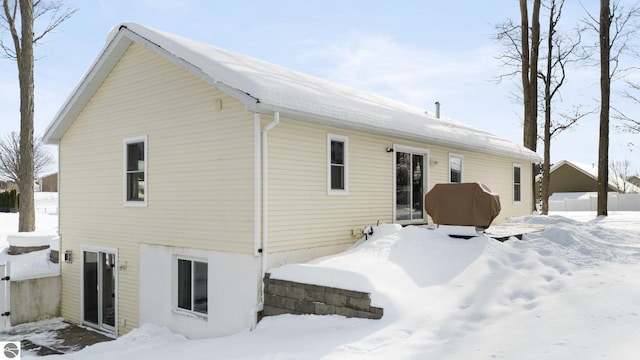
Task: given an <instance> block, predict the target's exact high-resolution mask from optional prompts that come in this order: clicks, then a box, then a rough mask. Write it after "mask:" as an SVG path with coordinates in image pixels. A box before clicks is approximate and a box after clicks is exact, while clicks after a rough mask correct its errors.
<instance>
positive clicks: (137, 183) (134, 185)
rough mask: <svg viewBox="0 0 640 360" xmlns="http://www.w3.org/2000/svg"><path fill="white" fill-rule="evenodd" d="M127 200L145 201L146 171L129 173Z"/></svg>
mask: <svg viewBox="0 0 640 360" xmlns="http://www.w3.org/2000/svg"><path fill="white" fill-rule="evenodd" d="M127 200H133V201H144V172H139V173H129V174H127Z"/></svg>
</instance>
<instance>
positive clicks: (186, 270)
mask: <svg viewBox="0 0 640 360" xmlns="http://www.w3.org/2000/svg"><path fill="white" fill-rule="evenodd" d="M207 277H208V265H207V263H205V262H200V261H193V260H187V259H178V286H177V289H178V302H177V304H178V309H181V310H187V311H192V312H195V313H199V314H207V300H208V296H207V291H208V286H207Z"/></svg>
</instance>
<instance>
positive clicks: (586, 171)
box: [535, 160, 640, 197]
mask: <svg viewBox="0 0 640 360" xmlns="http://www.w3.org/2000/svg"><path fill="white" fill-rule="evenodd" d="M609 175H610V176H609V183H608V189H609V191H610V192H625V191H626V192H638V190H640V188H638V187H636V186H635V185H633V184H631V183H629V182H626V181H625V180H623V179H621V178H616V176H615V175H613V174H609ZM535 188H536V189H539V188H540V178H539V177H538V178H537V179H536V184H535ZM597 191H598V168H597V167H596V166H595V165H589V164H582V163H579V162H575V161H568V160H563V161H560V162H558V163H557V164H554V165H553V166H552V167H551V179H550V181H549V193H550V194H552V195H553V194H558V193H589V192H597ZM539 193H540V192H539V191H536V195H537V196H539ZM567 196H569V197H571V196H570V195H567Z"/></svg>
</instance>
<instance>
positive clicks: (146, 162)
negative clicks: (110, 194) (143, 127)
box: [122, 135, 149, 207]
mask: <svg viewBox="0 0 640 360" xmlns="http://www.w3.org/2000/svg"><path fill="white" fill-rule="evenodd" d="M139 142H142V143H144V200H142V201H139V200H129V199H127V181H128V176H127V161H128V156H127V155H128V153H127V151H128V149H127V146H128V145H129V144H135V143H139ZM148 143H149V142H148V138H147V135H142V136H135V137H130V138H126V139H124V142H123V155H122V156H123V174H124V175H123V184H122V190H123V191H122V199H123V202H124V205H125V206H134V207H146V206H147V202H148V201H149V171H148V167H149V151H147V146H148Z"/></svg>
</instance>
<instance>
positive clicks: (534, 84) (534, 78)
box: [527, 0, 540, 151]
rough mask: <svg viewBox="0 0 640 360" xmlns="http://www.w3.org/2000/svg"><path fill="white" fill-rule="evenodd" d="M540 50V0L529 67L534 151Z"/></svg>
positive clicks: (535, 10)
mask: <svg viewBox="0 0 640 360" xmlns="http://www.w3.org/2000/svg"><path fill="white" fill-rule="evenodd" d="M539 48H540V0H534V2H533V14H531V55H530V57H531V58H530V62H531V65H530V66H529V86H530V87H531V89H530V90H529V96H530V97H531V99H530V103H531V106H530V107H529V112H530V114H529V119H530V120H529V137H530V138H529V143H530V146H529V147H527V148H528V149H531V150H532V151H536V150H537V149H538V52H539Z"/></svg>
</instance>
